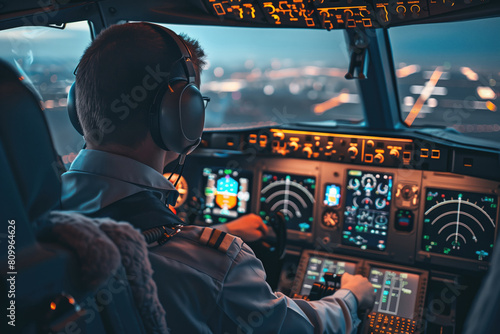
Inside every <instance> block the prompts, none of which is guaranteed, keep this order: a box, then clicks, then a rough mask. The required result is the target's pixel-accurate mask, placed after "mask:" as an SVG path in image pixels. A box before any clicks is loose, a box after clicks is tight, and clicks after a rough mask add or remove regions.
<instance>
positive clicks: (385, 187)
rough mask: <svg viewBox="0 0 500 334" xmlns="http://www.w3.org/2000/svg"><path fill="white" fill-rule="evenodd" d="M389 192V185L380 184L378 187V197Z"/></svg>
mask: <svg viewBox="0 0 500 334" xmlns="http://www.w3.org/2000/svg"><path fill="white" fill-rule="evenodd" d="M387 191H389V186H388V185H387V184H383V183H380V184H379V185H378V186H377V195H385V194H387Z"/></svg>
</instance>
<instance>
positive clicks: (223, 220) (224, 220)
mask: <svg viewBox="0 0 500 334" xmlns="http://www.w3.org/2000/svg"><path fill="white" fill-rule="evenodd" d="M219 222H221V223H226V222H227V218H219Z"/></svg>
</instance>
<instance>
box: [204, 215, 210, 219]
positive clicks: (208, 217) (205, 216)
mask: <svg viewBox="0 0 500 334" xmlns="http://www.w3.org/2000/svg"><path fill="white" fill-rule="evenodd" d="M203 217H204V218H205V219H210V218H212V216H210V215H204V216H203Z"/></svg>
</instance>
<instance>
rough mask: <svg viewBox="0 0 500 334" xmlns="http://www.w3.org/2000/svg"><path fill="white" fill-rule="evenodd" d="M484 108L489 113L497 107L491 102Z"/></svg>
mask: <svg viewBox="0 0 500 334" xmlns="http://www.w3.org/2000/svg"><path fill="white" fill-rule="evenodd" d="M486 108H488V110H489V111H493V112H495V111H497V106H496V105H495V104H494V103H493V102H491V101H487V102H486Z"/></svg>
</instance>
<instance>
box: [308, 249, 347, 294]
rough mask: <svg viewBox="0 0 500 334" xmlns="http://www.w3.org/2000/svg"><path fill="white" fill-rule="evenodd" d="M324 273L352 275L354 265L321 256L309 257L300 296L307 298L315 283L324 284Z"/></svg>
mask: <svg viewBox="0 0 500 334" xmlns="http://www.w3.org/2000/svg"><path fill="white" fill-rule="evenodd" d="M325 273H332V274H343V273H349V274H352V275H354V274H355V273H356V263H353V262H345V261H337V260H333V259H328V258H325V257H321V256H311V257H310V258H309V262H308V264H307V270H306V274H305V276H304V281H303V282H302V288H301V290H300V295H303V296H309V293H310V292H311V288H312V286H313V284H314V283H315V282H321V283H325V280H324V278H323V275H324V274H325Z"/></svg>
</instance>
